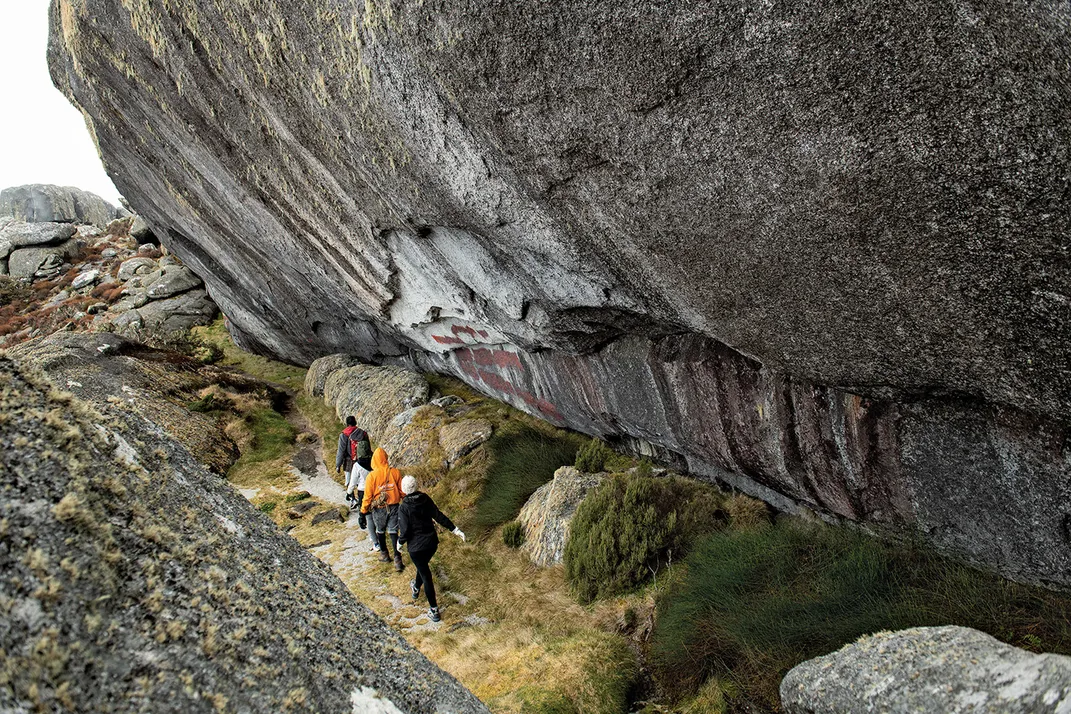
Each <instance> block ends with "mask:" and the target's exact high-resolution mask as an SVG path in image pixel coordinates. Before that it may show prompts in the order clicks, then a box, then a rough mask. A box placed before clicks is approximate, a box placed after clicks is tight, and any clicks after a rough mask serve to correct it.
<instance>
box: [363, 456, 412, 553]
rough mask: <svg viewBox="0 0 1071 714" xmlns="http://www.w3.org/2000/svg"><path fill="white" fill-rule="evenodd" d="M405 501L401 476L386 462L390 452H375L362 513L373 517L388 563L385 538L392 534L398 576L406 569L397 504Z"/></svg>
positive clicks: (381, 551)
mask: <svg viewBox="0 0 1071 714" xmlns="http://www.w3.org/2000/svg"><path fill="white" fill-rule="evenodd" d="M401 500H402V472H401V471H399V470H398V469H393V468H391V466H390V463H389V462H388V460H387V452H386V451H384V450H383V449H376V451H375V453H374V454H372V473H370V474H368V477H367V478H366V479H365V484H364V500H363V501H362V502H361V513H365V514H368V513H371V515H372V523H374V524H375V527H376V538H377V539H378V540H379V547H380V551H379V559H380V560H382V561H383V562H384V563H389V562H390V560H391V558H390V555H388V553H387V539H386V534H387V533H389V534H390V542H391V548H392V550H393V551H394V569H395V570H397V571H398V572H399V573H400V572H402V570H403V569H404V568H405V564H403V563H402V552H401V551H400V550H398V504H399V503H401Z"/></svg>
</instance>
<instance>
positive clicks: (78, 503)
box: [0, 338, 487, 714]
mask: <svg viewBox="0 0 1071 714" xmlns="http://www.w3.org/2000/svg"><path fill="white" fill-rule="evenodd" d="M112 339H113V340H114V338H112ZM103 344H113V343H112V342H104V343H102V345H103ZM87 347H88V345H87ZM98 361H99V360H98ZM105 361H106V360H105ZM53 366H59V367H62V366H63V365H62V364H58V363H57V364H55V365H53ZM101 368H102V369H105V370H108V368H107V367H105V366H103V365H101ZM122 368H123V365H122V364H114V365H112V366H111V368H110V370H109V374H108V377H109V380H110V381H111V382H118V380H119V377H118V372H119V371H120V370H122ZM108 388H110V385H109V387H106V388H105V389H106V390H107V389H108ZM124 404H125V400H123V399H114V401H113V400H112V399H108V400H102V401H101V402H100V403H98V404H96V405H95V406H99V407H100V409H101V411H100V412H98V411H95V408H94V407H93V406H89V405H88V404H87V403H86V402H83V401H81V400H79V399H77V398H75V397H72V396H71V395H70V394H62V393H58V392H56V391H55V390H54V389H53V388H52V387H51V386H50V385H49V384H48V383H47V382H45V381H44V378H43V377H41V376H40V375H39V374H38V373H30V372H27V371H25V370H24V369H23V368H22V367H21V366H19V365H17V364H16V363H13V362H11V361H10V360H8V359H6V358H3V357H0V496H2V498H0V571H2V572H3V573H4V578H3V579H2V581H0V613H2V614H3V616H2V617H0V652H3V656H2V657H0V683H2V686H0V710H2V711H5V712H29V711H60V710H63V711H67V710H70V711H109V712H145V711H153V712H218V711H238V712H272V713H275V712H281V711H305V712H348V711H354V712H372V711H374V712H384V713H398V712H426V713H427V714H431V713H432V712H436V713H439V712H443V713H445V712H456V713H457V714H462V713H467V712H474V713H475V712H486V711H487V710H486V708H484V707H483V705H482V704H480V702H479V701H477V700H476V698H475V697H473V696H472V695H471V694H470V693H469V692H468V691H466V690H465V689H464V688H463V687H461V685H459V684H458V683H457V682H456V681H455V680H454V679H453V678H452V677H450V676H449V675H447V674H445V673H444V672H442V671H441V670H439V669H438V668H437V667H435V666H434V665H433V664H431V663H430V662H429V661H428V660H427V659H426V658H425V657H424V656H423V655H421V654H419V653H418V652H417V651H416V650H414V649H413V648H412V647H410V646H409V645H408V644H407V643H406V642H405V641H404V640H403V639H402V638H401V637H400V636H399V635H397V634H396V633H394V632H393V631H392V630H391V629H390V627H389V626H387V625H386V623H384V622H383V621H381V620H380V619H379V618H378V617H377V616H376V615H375V614H374V613H373V612H371V611H370V610H369V609H368V608H366V607H365V606H364V605H362V604H361V603H359V602H358V601H357V600H355V599H354V597H353V595H352V594H351V593H350V592H349V591H348V590H347V589H346V587H345V586H344V585H343V583H342V582H341V581H339V579H338V578H337V577H336V576H335V575H334V574H333V573H332V572H331V570H330V569H329V568H328V567H327V566H326V565H324V564H323V563H321V562H320V561H318V560H316V559H315V558H314V557H313V556H311V555H309V554H308V553H307V552H306V551H305V549H304V548H302V547H301V545H300V544H299V543H298V542H297V541H295V540H293V539H291V538H289V537H287V536H285V535H283V534H282V533H281V532H280V531H279V530H278V529H277V528H276V527H275V525H274V524H273V523H272V522H271V521H270V520H269V519H268V518H266V517H265V516H264V515H263V514H261V513H259V512H257V511H256V510H255V509H253V507H252V506H250V504H249V503H248V502H247V501H246V500H245V499H244V498H242V496H241V495H240V494H239V493H238V492H237V491H235V490H234V489H233V488H232V487H231V486H229V485H228V484H227V483H226V482H224V481H222V480H221V479H220V478H219V476H217V475H215V474H212V473H210V472H209V471H207V470H206V469H205V468H204V467H203V466H201V465H200V464H199V463H198V462H197V460H196V459H195V458H194V457H193V456H192V455H191V454H190V452H189V451H187V450H186V448H185V447H183V446H182V445H180V443H179V442H177V441H175V440H173V439H171V438H169V437H168V436H167V434H166V433H165V432H164V431H162V430H161V429H160V428H159V427H157V426H155V425H154V424H153V423H151V422H149V421H147V420H146V419H145V418H143V417H142V416H141V414H140V413H139V412H138V411H137V410H127V409H126V408H125V407H124V406H123V405H124Z"/></svg>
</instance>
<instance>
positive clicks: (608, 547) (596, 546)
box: [564, 473, 727, 603]
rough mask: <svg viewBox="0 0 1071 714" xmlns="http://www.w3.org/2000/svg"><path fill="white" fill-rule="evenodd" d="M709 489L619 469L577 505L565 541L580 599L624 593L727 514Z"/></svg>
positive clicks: (567, 564) (568, 568) (678, 555)
mask: <svg viewBox="0 0 1071 714" xmlns="http://www.w3.org/2000/svg"><path fill="white" fill-rule="evenodd" d="M721 506H722V496H721V494H720V493H718V492H717V491H715V490H714V489H713V488H710V487H707V486H704V485H702V484H698V483H695V482H693V481H687V480H685V479H683V478H679V477H666V478H649V477H644V476H642V475H640V474H636V473H633V474H616V475H614V476H611V477H609V478H607V479H606V480H605V481H604V482H603V483H602V484H600V485H599V487H598V488H596V489H594V490H593V491H592V492H591V493H589V494H588V496H587V498H585V499H584V501H583V502H582V503H581V504H580V507H579V508H578V509H577V511H576V516H575V517H574V518H573V521H572V524H571V526H570V532H569V540H568V541H567V542H566V545H565V553H564V560H565V572H566V577H567V578H568V580H569V584H570V587H571V588H572V591H573V593H574V594H575V595H576V596H577V598H578V599H579V600H580V601H581V602H584V603H588V602H591V601H592V600H595V599H596V598H599V597H607V596H611V595H617V594H620V593H624V592H628V591H629V590H632V589H634V588H635V587H636V586H638V585H640V584H641V583H643V582H645V581H646V580H648V579H649V578H650V577H651V576H653V575H655V574H657V572H658V571H659V569H661V568H662V567H663V566H665V565H666V564H668V563H670V562H672V560H673V559H674V558H677V559H680V558H681V557H682V556H683V555H684V553H685V552H686V551H687V549H688V547H689V546H690V544H691V543H692V541H694V540H695V538H696V537H698V536H699V535H702V534H705V533H708V532H710V531H711V530H714V529H717V528H720V527H722V526H723V525H724V523H725V521H726V519H727V516H726V514H725V511H724V510H723V509H722V507H721Z"/></svg>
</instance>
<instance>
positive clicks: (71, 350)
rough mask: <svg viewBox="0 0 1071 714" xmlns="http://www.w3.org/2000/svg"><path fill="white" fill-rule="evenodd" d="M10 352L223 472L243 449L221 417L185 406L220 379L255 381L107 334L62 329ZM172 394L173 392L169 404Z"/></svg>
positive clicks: (66, 387)
mask: <svg viewBox="0 0 1071 714" xmlns="http://www.w3.org/2000/svg"><path fill="white" fill-rule="evenodd" d="M8 355H9V356H10V357H11V358H12V359H15V360H18V361H20V362H24V363H27V364H32V365H34V366H35V367H36V368H37V369H39V370H42V371H43V372H45V373H46V374H47V375H48V377H49V378H50V379H51V380H52V381H53V382H54V383H55V384H56V385H57V386H59V387H60V388H61V389H63V390H64V391H67V392H70V393H71V394H74V395H75V396H77V397H79V398H80V399H84V400H86V401H88V402H90V403H93V404H97V405H107V404H110V403H113V402H116V403H122V404H123V405H124V408H125V409H126V410H128V411H130V412H133V413H136V414H138V415H139V416H141V417H143V418H144V419H146V420H147V421H149V422H152V423H153V424H154V425H156V427H157V428H158V429H162V430H163V431H165V432H167V433H168V434H169V435H170V436H171V438H173V439H176V440H177V441H179V442H180V443H181V444H182V445H183V446H184V447H185V448H186V449H187V450H189V451H190V452H191V453H192V454H194V455H195V456H196V457H197V458H198V459H199V460H200V462H201V463H203V464H206V465H208V466H209V467H210V468H211V469H212V470H213V471H216V472H217V473H225V472H226V470H227V468H228V467H229V466H230V465H231V464H232V463H234V459H236V458H237V449H236V448H235V446H234V444H233V443H232V442H231V441H230V439H228V438H226V437H225V436H224V435H223V434H222V433H221V432H220V430H219V426H218V424H217V421H216V420H215V419H214V418H211V417H209V416H206V415H204V414H199V413H197V412H191V411H190V410H189V409H187V408H186V406H185V404H184V403H176V401H183V400H185V401H190V400H193V399H195V398H196V397H197V392H198V390H200V389H202V388H204V387H206V386H207V385H208V384H210V383H214V382H219V383H224V384H233V385H238V386H242V387H243V388H245V389H249V388H251V387H250V386H249V383H250V380H249V379H248V378H244V377H240V376H239V375H236V374H231V373H228V372H223V371H220V370H217V369H215V368H212V367H205V366H201V365H198V364H196V363H195V362H193V361H191V360H184V359H182V358H179V357H177V356H176V355H174V354H171V353H162V352H159V351H157V350H153V349H151V348H148V347H145V346H144V345H140V344H138V343H135V342H131V341H129V340H126V339H123V338H122V337H120V336H118V335H115V334H111V333H108V332H101V333H92V334H85V333H81V334H79V333H71V332H56V333H55V334H52V335H49V336H47V337H43V338H41V339H38V340H34V341H30V342H24V343H23V344H21V345H17V346H15V347H12V348H11V349H10V350H9V351H8ZM165 395H169V396H170V397H171V399H168V398H167V397H166V396H165Z"/></svg>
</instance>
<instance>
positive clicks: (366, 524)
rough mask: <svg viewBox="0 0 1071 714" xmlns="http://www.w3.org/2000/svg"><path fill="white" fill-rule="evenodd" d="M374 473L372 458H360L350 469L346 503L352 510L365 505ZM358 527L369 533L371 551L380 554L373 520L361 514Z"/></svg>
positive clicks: (347, 480) (358, 517) (347, 478)
mask: <svg viewBox="0 0 1071 714" xmlns="http://www.w3.org/2000/svg"><path fill="white" fill-rule="evenodd" d="M371 472H372V457H371V456H358V457H357V459H356V460H355V461H354V462H353V468H352V469H350V472H349V474H347V476H346V502H347V503H349V504H350V510H351V511H352V510H354V509H356V508H360V507H361V504H362V503H364V489H365V486H366V485H367V481H368V474H369V473H371ZM354 489H356V490H357V496H356V498H354V496H353V491H354ZM357 526H358V527H359V528H360V529H361V530H366V531H368V542H369V543H371V544H372V547H371V548H370V550H372V551H373V552H378V551H379V550H380V547H379V538H377V537H376V526H375V524H374V523H373V522H372V519H371V518H368V517H367V516H366V515H365V514H363V513H359V514H358V516H357Z"/></svg>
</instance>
